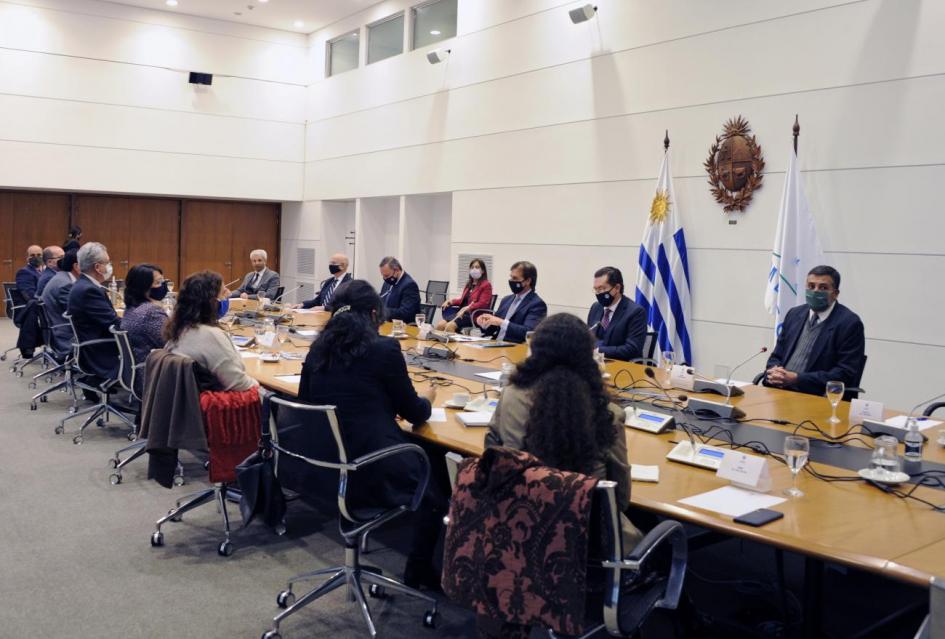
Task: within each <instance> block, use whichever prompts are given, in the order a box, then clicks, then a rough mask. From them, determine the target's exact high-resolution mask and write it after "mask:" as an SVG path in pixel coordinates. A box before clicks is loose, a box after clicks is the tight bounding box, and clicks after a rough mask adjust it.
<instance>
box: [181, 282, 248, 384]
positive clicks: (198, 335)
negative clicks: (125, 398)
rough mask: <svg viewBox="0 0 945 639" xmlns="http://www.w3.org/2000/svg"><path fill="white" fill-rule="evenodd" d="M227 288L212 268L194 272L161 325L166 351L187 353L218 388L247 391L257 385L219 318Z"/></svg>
mask: <svg viewBox="0 0 945 639" xmlns="http://www.w3.org/2000/svg"><path fill="white" fill-rule="evenodd" d="M228 297H229V291H228V290H227V289H226V288H224V286H223V278H222V277H221V276H220V274H219V273H214V272H213V271H201V272H199V273H194V274H193V275H191V276H189V277H188V278H187V279H185V280H184V282H183V284H181V287H180V291H179V292H178V294H177V306H175V307H174V314H173V315H172V316H171V319H170V321H169V322H168V323H167V325H166V326H165V327H164V338H165V339H166V340H167V347H166V348H167V350H169V351H170V352H172V353H177V354H178V355H186V356H187V357H189V358H191V359H192V360H194V361H195V362H197V363H198V364H200V365H201V366H203V367H204V368H206V369H208V370H209V371H210V372H211V373H213V374H214V376H215V377H216V378H217V381H219V382H220V385H221V387H222V388H221V389H220V390H226V391H230V390H235V391H244V390H249V389H250V388H252V387H253V386H256V385H257V382H256V380H254V379H253V378H252V377H250V376H249V375H247V374H246V367H245V366H243V358H242V357H240V354H239V353H238V352H237V351H236V347H235V346H233V342H232V341H230V337H229V335H227V334H226V331H224V330H223V329H222V328H220V326H219V323H218V320H219V318H220V317H222V316H223V315H225V314H226V310H225V309H226V308H227V307H228V306H229V299H227V298H228Z"/></svg>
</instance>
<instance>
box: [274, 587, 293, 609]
mask: <svg viewBox="0 0 945 639" xmlns="http://www.w3.org/2000/svg"><path fill="white" fill-rule="evenodd" d="M294 603H295V593H294V592H292V591H291V590H283V591H282V592H280V593H279V594H278V595H276V605H277V606H279V607H280V608H283V609H285V608H288V607H289V606H291V605H292V604H294Z"/></svg>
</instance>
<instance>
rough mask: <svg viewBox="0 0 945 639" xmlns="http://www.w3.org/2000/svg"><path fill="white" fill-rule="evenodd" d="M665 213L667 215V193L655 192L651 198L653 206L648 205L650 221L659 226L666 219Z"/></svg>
mask: <svg viewBox="0 0 945 639" xmlns="http://www.w3.org/2000/svg"><path fill="white" fill-rule="evenodd" d="M667 213H669V193H667V192H666V191H657V192H656V195H654V196H653V204H651V205H650V221H651V222H654V223H656V224H659V223H660V222H662V221H663V220H665V219H666V214H667Z"/></svg>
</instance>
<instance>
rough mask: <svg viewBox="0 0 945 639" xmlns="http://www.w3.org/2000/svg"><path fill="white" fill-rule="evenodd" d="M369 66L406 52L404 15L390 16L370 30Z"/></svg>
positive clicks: (371, 26) (369, 26) (370, 27)
mask: <svg viewBox="0 0 945 639" xmlns="http://www.w3.org/2000/svg"><path fill="white" fill-rule="evenodd" d="M367 31H368V54H367V61H368V64H371V63H373V62H378V61H380V60H384V59H386V58H390V57H393V56H395V55H400V54H401V53H403V52H404V14H403V13H400V14H397V15H393V16H388V17H387V18H384V19H383V20H379V21H378V22H375V23H373V24H369V25H368V28H367Z"/></svg>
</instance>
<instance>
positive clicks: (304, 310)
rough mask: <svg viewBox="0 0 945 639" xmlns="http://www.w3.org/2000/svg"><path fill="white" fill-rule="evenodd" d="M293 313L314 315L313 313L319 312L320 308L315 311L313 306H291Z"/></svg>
mask: <svg viewBox="0 0 945 639" xmlns="http://www.w3.org/2000/svg"><path fill="white" fill-rule="evenodd" d="M292 312H293V313H298V314H299V315H314V314H315V313H321V311H320V310H318V311H316V310H315V309H314V308H293V309H292Z"/></svg>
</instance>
